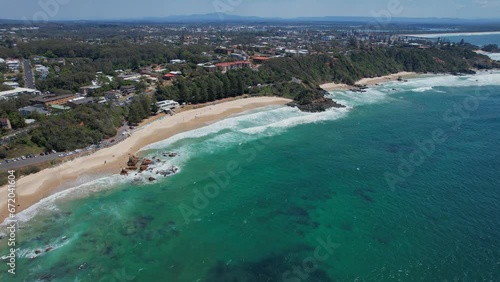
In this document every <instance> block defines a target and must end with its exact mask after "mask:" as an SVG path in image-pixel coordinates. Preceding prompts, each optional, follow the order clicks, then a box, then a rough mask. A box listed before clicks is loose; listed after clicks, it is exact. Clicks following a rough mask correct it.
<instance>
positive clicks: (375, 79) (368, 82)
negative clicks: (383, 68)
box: [320, 72, 417, 91]
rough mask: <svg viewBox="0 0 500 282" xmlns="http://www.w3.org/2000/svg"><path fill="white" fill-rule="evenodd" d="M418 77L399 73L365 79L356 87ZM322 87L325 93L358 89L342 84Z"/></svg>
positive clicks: (412, 73) (408, 73)
mask: <svg viewBox="0 0 500 282" xmlns="http://www.w3.org/2000/svg"><path fill="white" fill-rule="evenodd" d="M415 76H417V73H415V72H398V73H394V74H390V75H386V76H381V77H372V78H363V79H361V80H359V81H357V82H356V85H358V86H370V85H376V84H379V83H384V82H388V81H395V80H398V79H399V78H401V79H407V78H412V77H415ZM320 87H321V88H322V89H323V90H325V91H343V90H351V89H355V88H357V87H356V86H352V85H347V84H340V83H333V82H332V83H325V84H322V85H320Z"/></svg>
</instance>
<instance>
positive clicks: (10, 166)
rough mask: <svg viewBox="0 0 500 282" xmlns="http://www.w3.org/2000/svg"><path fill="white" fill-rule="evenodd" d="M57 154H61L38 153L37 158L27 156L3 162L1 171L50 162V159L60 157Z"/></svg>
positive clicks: (0, 165) (0, 167) (0, 166)
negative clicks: (15, 160) (18, 159)
mask: <svg viewBox="0 0 500 282" xmlns="http://www.w3.org/2000/svg"><path fill="white" fill-rule="evenodd" d="M57 155H59V154H50V155H46V156H40V155H38V157H36V158H27V159H25V160H20V161H17V162H10V163H2V164H0V171H6V170H11V169H18V168H20V167H25V166H30V165H37V164H40V163H43V162H48V161H51V160H55V159H57V158H59V157H58V156H57Z"/></svg>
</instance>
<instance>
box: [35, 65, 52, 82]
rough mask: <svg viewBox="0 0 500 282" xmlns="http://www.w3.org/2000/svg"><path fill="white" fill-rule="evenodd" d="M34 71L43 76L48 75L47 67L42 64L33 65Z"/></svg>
mask: <svg viewBox="0 0 500 282" xmlns="http://www.w3.org/2000/svg"><path fill="white" fill-rule="evenodd" d="M35 71H36V72H37V73H39V74H40V76H41V77H42V79H43V78H46V77H47V76H48V75H49V68H48V67H46V66H43V65H35Z"/></svg>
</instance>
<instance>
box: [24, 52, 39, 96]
mask: <svg viewBox="0 0 500 282" xmlns="http://www.w3.org/2000/svg"><path fill="white" fill-rule="evenodd" d="M23 65H24V84H25V86H26V88H30V89H36V88H35V76H34V75H33V69H32V68H31V62H30V60H28V59H24V61H23Z"/></svg>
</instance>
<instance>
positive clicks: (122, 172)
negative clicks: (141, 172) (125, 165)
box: [120, 169, 128, 176]
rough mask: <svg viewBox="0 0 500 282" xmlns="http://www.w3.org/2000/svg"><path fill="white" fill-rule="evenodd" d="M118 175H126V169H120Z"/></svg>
mask: <svg viewBox="0 0 500 282" xmlns="http://www.w3.org/2000/svg"><path fill="white" fill-rule="evenodd" d="M120 175H122V176H127V175H128V171H127V170H126V169H122V171H121V172H120Z"/></svg>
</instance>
